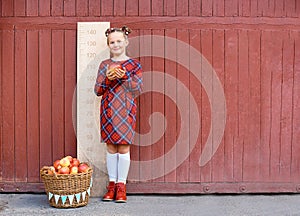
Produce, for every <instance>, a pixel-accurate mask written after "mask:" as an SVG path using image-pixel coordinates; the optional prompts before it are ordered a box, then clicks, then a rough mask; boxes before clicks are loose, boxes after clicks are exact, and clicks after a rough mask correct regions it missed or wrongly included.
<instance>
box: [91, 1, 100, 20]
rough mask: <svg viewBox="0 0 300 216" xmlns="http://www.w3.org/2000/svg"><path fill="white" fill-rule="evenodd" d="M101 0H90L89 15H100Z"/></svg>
mask: <svg viewBox="0 0 300 216" xmlns="http://www.w3.org/2000/svg"><path fill="white" fill-rule="evenodd" d="M100 3H101V2H100V1H97V0H89V16H100V14H101V13H100V12H101V10H100V9H101V8H100V7H101V4H100Z"/></svg>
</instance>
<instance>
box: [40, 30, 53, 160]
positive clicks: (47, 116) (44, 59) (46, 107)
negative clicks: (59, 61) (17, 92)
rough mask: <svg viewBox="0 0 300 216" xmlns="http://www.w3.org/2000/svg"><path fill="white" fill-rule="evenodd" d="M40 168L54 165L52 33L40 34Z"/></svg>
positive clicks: (48, 31)
mask: <svg viewBox="0 0 300 216" xmlns="http://www.w3.org/2000/svg"><path fill="white" fill-rule="evenodd" d="M39 41H40V43H39V111H40V119H39V120H40V128H39V130H40V166H45V165H49V164H52V163H53V161H54V160H55V159H54V158H53V157H52V155H53V154H52V127H51V123H52V122H51V116H52V112H51V104H52V103H51V90H52V85H51V83H52V82H51V31H50V30H41V31H40V32H39Z"/></svg>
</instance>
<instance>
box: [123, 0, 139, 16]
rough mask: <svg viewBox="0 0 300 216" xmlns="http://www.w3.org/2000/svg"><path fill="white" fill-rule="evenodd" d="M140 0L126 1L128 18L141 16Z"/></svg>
mask: <svg viewBox="0 0 300 216" xmlns="http://www.w3.org/2000/svg"><path fill="white" fill-rule="evenodd" d="M138 4H139V0H126V2H125V5H126V7H125V8H126V16H138V15H139V5H138Z"/></svg>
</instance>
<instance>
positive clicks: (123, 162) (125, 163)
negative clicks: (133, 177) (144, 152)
mask: <svg viewBox="0 0 300 216" xmlns="http://www.w3.org/2000/svg"><path fill="white" fill-rule="evenodd" d="M129 167H130V153H129V152H127V153H126V154H120V153H119V162H118V182H122V183H124V184H126V179H127V176H128V171H129Z"/></svg>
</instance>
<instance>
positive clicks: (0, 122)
mask: <svg viewBox="0 0 300 216" xmlns="http://www.w3.org/2000/svg"><path fill="white" fill-rule="evenodd" d="M0 8H1V3H0ZM0 11H1V10H0ZM2 32H3V31H2V30H0V68H1V75H0V84H1V86H0V145H1V146H0V161H1V162H0V173H2V146H3V134H2V132H3V130H2V129H3V115H2V109H3V107H2V92H3V91H2V87H3V85H2V70H3V69H2V62H3V61H2V56H3V53H2V46H3V45H2V44H3V40H2V39H3V34H2ZM0 181H2V175H1V176H0Z"/></svg>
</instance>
